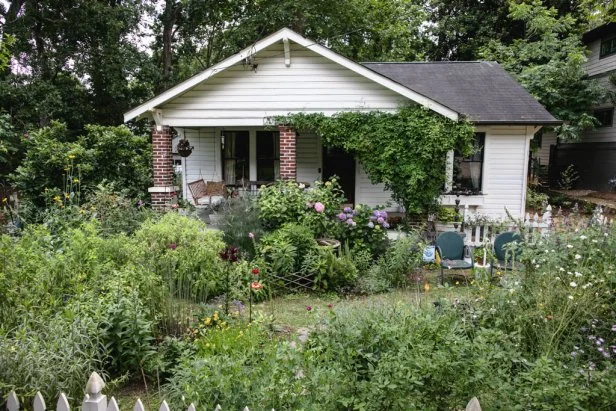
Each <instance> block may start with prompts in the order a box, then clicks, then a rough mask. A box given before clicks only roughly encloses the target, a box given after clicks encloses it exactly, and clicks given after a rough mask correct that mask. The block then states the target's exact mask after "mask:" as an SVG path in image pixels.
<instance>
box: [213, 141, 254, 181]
mask: <svg viewBox="0 0 616 411" xmlns="http://www.w3.org/2000/svg"><path fill="white" fill-rule="evenodd" d="M238 134H244V135H245V147H246V148H245V149H246V156H245V157H238V156H237V153H233V156H232V157H227V155H226V146H227V144H229V138H230V137H231V135H233V138H234V139H235V141H234V144H235V147H236V148H237V147H238V145H237V135H238ZM221 137H222V141H221V145H220V151H221V155H220V157H221V160H222V180H223V181H224V182H225V184H226V185H228V186H233V185H238V184H239V183H238V181H241V180H242V179H244V180H245V181H246V182H248V181H249V180H250V131H249V130H223V131H221ZM242 139H244V137H243V138H242ZM238 159H243V160H245V163H246V166H245V167H244V168H243V170H244V173H243V174H244V175H243V176H242V178H240V179H238V174H237V161H238ZM227 161H233V162H234V166H233V168H234V170H235V181H233V182H228V181H227V167H226V166H227Z"/></svg>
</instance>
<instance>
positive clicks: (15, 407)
mask: <svg viewBox="0 0 616 411" xmlns="http://www.w3.org/2000/svg"><path fill="white" fill-rule="evenodd" d="M6 409H7V410H8V411H19V399H18V398H17V393H16V392H15V391H11V393H10V394H9V397H8V398H7V399H6Z"/></svg>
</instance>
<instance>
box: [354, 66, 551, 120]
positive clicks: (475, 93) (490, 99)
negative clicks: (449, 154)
mask: <svg viewBox="0 0 616 411" xmlns="http://www.w3.org/2000/svg"><path fill="white" fill-rule="evenodd" d="M364 66H366V67H368V68H369V69H371V70H374V71H376V72H377V73H379V74H382V75H384V76H386V77H389V78H390V79H392V80H394V81H396V82H398V83H400V84H402V85H403V86H405V87H408V88H409V89H411V90H415V91H417V92H418V93H421V94H423V95H425V96H426V97H428V98H430V99H432V100H435V101H438V102H440V103H442V104H445V105H447V107H449V108H451V109H453V110H455V111H457V112H458V113H460V114H463V115H465V116H467V117H468V118H469V119H470V120H471V121H472V122H473V123H475V124H526V125H550V124H560V123H561V121H559V120H556V119H555V118H554V117H553V116H552V115H551V114H550V113H549V112H548V111H547V110H546V109H545V108H544V107H543V106H542V105H541V104H539V102H537V100H535V99H534V98H533V97H532V96H531V95H530V94H529V93H528V92H527V91H526V90H525V89H524V88H523V87H522V86H521V85H520V84H519V83H518V82H517V81H515V80H514V79H513V78H512V77H511V76H510V75H509V74H508V73H507V72H506V71H505V70H504V69H503V68H502V67H501V66H500V65H499V64H498V63H494V62H488V61H465V62H428V63H364Z"/></svg>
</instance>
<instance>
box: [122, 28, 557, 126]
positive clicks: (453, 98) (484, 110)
mask: <svg viewBox="0 0 616 411" xmlns="http://www.w3.org/2000/svg"><path fill="white" fill-rule="evenodd" d="M288 41H293V42H295V43H297V44H299V45H300V46H303V47H305V48H307V49H309V50H311V51H313V52H315V53H317V54H319V55H321V56H322V57H325V58H327V59H329V60H331V61H332V62H334V63H337V64H340V65H341V66H343V67H345V68H347V69H349V70H351V71H353V72H355V73H357V74H359V75H361V76H364V77H366V78H368V79H370V80H372V81H374V82H375V83H378V84H380V85H382V86H383V87H385V88H388V89H390V90H392V91H394V92H396V93H398V94H400V95H402V96H404V97H406V98H408V99H410V100H411V101H414V102H416V103H418V104H420V105H422V106H424V107H427V108H429V109H431V110H433V111H435V112H437V113H439V114H441V115H443V116H445V117H447V118H450V119H452V120H457V119H458V118H459V117H460V116H467V117H469V119H470V120H471V121H472V122H474V123H476V124H527V125H550V124H560V123H561V122H560V121H559V120H556V119H555V118H554V117H552V115H551V114H550V113H548V112H547V110H546V109H545V108H544V107H543V106H541V104H539V103H538V102H537V101H536V100H535V99H534V98H533V97H532V96H531V95H530V94H529V93H528V92H527V91H526V90H525V89H524V88H523V87H522V86H521V85H520V84H519V83H518V82H516V81H515V80H514V79H513V78H511V77H510V76H509V75H508V74H507V73H506V72H505V71H504V70H503V69H502V68H501V67H500V66H499V65H498V64H497V63H492V62H435V63H364V64H359V63H356V62H354V61H352V60H350V59H348V58H346V57H344V56H341V55H340V54H338V53H336V52H334V51H332V50H330V49H328V48H327V47H324V46H321V45H319V44H316V43H314V42H313V41H311V40H308V39H306V38H304V37H302V36H300V35H299V34H297V33H296V32H294V31H292V30H290V29H287V28H284V29H282V30H279V31H277V32H276V33H273V34H271V35H269V36H267V37H265V38H264V39H262V40H260V41H258V42H256V43H255V44H253V45H252V46H250V47H247V48H246V49H244V50H242V51H241V52H239V53H237V54H234V55H233V56H231V57H229V58H227V59H225V60H223V61H221V62H220V63H218V64H216V65H214V66H212V67H210V68H208V69H206V70H204V71H202V72H200V73H198V74H197V75H195V76H193V77H191V78H189V79H188V80H185V81H183V82H182V83H180V84H178V85H176V86H174V87H172V88H170V89H168V90H166V91H164V92H162V93H161V94H159V95H157V96H156V97H154V98H152V99H150V100H148V101H146V102H145V103H143V104H141V105H140V106H138V107H135V108H134V109H132V110H130V111H128V112H126V113H125V114H124V121H129V120H131V119H134V118H137V117H139V116H142V115H144V114H148V113H150V112H152V111H155V110H156V109H157V108H160V106H161V105H163V104H165V103H166V102H168V101H169V100H171V99H173V98H175V97H177V96H179V95H181V94H182V93H184V92H186V91H188V90H190V89H192V88H193V87H195V86H197V85H198V84H200V83H202V82H204V81H206V80H207V79H209V78H210V77H212V76H214V75H215V74H216V73H219V72H221V71H223V70H225V69H227V68H229V67H231V66H233V65H235V64H237V63H240V62H242V61H243V60H244V59H246V58H248V57H250V56H252V55H254V54H255V53H258V52H259V51H261V50H263V49H265V48H267V47H269V46H271V45H273V44H276V43H278V42H288ZM154 117H156V116H154Z"/></svg>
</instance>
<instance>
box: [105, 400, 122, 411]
mask: <svg viewBox="0 0 616 411" xmlns="http://www.w3.org/2000/svg"><path fill="white" fill-rule="evenodd" d="M107 411H120V407H118V402H117V401H116V399H115V397H111V399H110V400H109V404H107Z"/></svg>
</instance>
